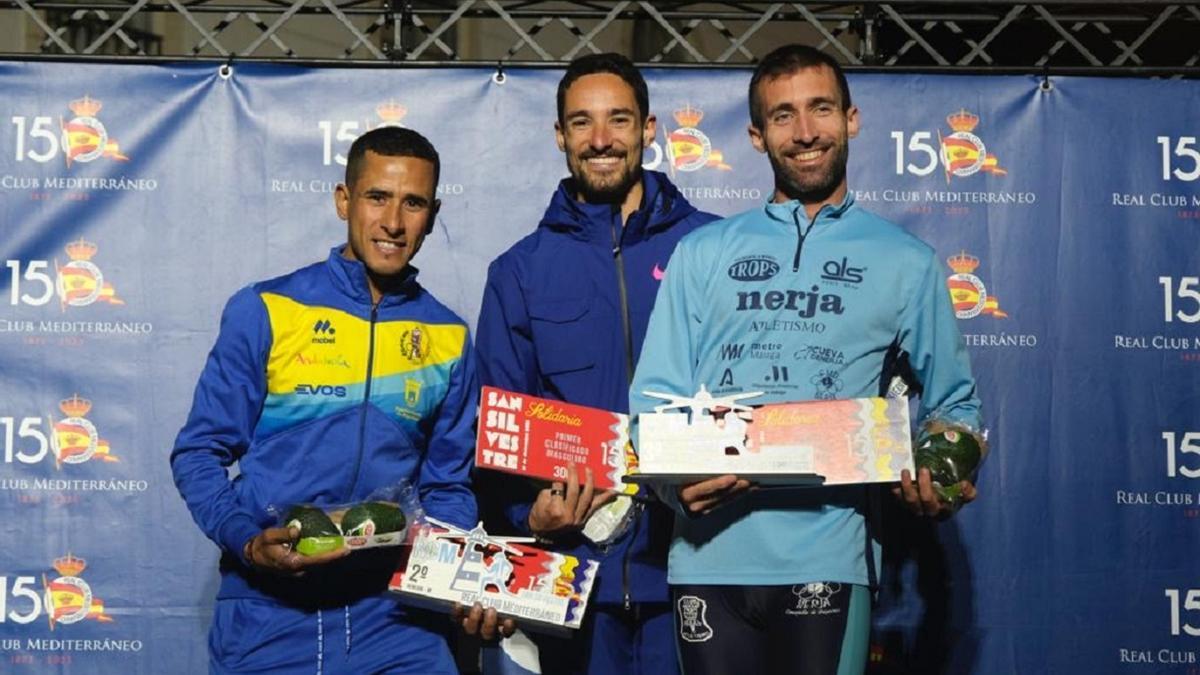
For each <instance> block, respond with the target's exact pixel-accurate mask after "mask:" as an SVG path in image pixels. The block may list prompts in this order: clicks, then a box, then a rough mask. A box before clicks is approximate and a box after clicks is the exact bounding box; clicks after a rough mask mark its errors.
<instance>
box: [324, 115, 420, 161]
mask: <svg viewBox="0 0 1200 675" xmlns="http://www.w3.org/2000/svg"><path fill="white" fill-rule="evenodd" d="M375 114H377V115H379V121H378V122H372V120H363V121H361V122H360V121H359V120H344V121H340V122H334V121H333V120H320V121H318V122H317V128H318V129H320V130H321V139H322V144H321V163H322V164H323V165H325V166H330V165H332V164H335V163H336V164H340V165H342V166H346V156H345V155H343V154H342V153H340V152H334V143H338V144H342V145H344V146H345V147H347V148H349V146H350V144H351V143H353V142H354V139H356V138H358V137H359V136H361V135H362V134H365V133H367V132H368V131H370V130H372V129H377V128H379V127H400V126H404V125H402V124H400V120H402V119H404V116H405V115H407V114H408V108H407V107H405V106H403V105H401V104H399V103H397V102H396V101H385V102H384V103H380V104H379V105H377V106H375Z"/></svg>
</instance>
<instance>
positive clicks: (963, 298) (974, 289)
mask: <svg viewBox="0 0 1200 675" xmlns="http://www.w3.org/2000/svg"><path fill="white" fill-rule="evenodd" d="M946 263H947V264H948V265H950V269H952V270H954V274H951V275H950V276H949V277H948V278H947V279H946V285H947V286H948V287H949V289H950V299H951V300H952V301H953V302H954V316H957V317H958V318H959V319H974V318H975V317H977V316H979V315H981V314H983V315H988V316H993V317H995V318H997V319H1003V318H1005V317H1007V316H1008V314H1006V313H1005V312H1003V311H1002V310H1001V309H1000V301H999V300H997V299H996V296H994V295H988V292H987V287H986V286H984V285H983V281H982V280H981V279H980V278H979V277H977V276H975V270H976V269H978V268H979V258H976V257H975V256H973V255H968V254H967V252H966V251H963V252H961V253H959V254H958V255H956V256H952V257H950V258H947V259H946Z"/></svg>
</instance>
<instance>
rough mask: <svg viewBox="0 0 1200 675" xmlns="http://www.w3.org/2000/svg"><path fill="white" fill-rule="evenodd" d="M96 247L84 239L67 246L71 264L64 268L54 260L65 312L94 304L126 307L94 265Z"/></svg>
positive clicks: (60, 296)
mask: <svg viewBox="0 0 1200 675" xmlns="http://www.w3.org/2000/svg"><path fill="white" fill-rule="evenodd" d="M96 250H97V246H96V245H95V244H93V243H92V242H90V241H84V239H83V238H82V237H80V238H79V239H78V240H76V241H73V242H71V243H70V244H67V246H66V251H67V256H69V257H70V258H71V262H68V263H67V264H65V265H63V266H61V267H60V266H59V265H58V260H57V259H56V260H55V261H54V267H55V271H56V272H57V273H58V281H57V283H56V284H55V287H56V289H57V290H58V299H59V304H60V306H61V308H62V310H63V311H64V312H65V311H66V309H67V307H68V306H70V307H86V306H88V305H90V304H92V303H93V302H107V303H109V304H110V305H123V304H125V301H124V300H122V299H120V298H118V297H117V293H116V291H115V290H114V289H113V286H112V284H110V283H108V282H106V281H105V280H104V273H103V272H101V271H100V268H99V267H97V266H96V264H95V263H93V262H92V257H93V256H95V255H96Z"/></svg>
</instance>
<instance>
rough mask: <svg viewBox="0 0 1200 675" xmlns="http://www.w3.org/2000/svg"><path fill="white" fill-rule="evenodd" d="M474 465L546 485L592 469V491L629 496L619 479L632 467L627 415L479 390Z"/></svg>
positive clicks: (491, 389) (581, 474)
mask: <svg viewBox="0 0 1200 675" xmlns="http://www.w3.org/2000/svg"><path fill="white" fill-rule="evenodd" d="M480 401H481V404H480V408H479V434H478V438H477V439H476V445H475V465H476V466H478V467H482V468H485V469H494V470H496V471H505V472H508V473H515V474H519V475H522V476H529V477H531V478H540V479H542V480H548V481H562V480H565V479H566V477H567V465H568V464H570V463H571V462H574V463H575V467H576V471H578V473H579V481H580V482H581V483H582V482H583V480H584V467H591V469H592V481H593V483H594V485H595V487H596V489H597V490H608V489H617V490H619V491H624V492H627V493H629V492H631V490H630V488H635V489H636V486H628V485H623V484H622V483H621V477H622V476H624V475H625V474H626V473H627V472H628V470H629V468H630V467H633V466H635V465H636V458H635V457H634V456H633V452H632V449H631V448H630V447H629V416H628V415H622V414H620V413H614V412H609V411H607V410H600V409H598V408H589V407H586V406H581V405H573V404H570V403H563V402H561V401H552V400H550V399H544V398H538V397H536V396H528V395H526V394H515V393H513V392H510V391H505V390H503V389H497V388H495V387H484V388H483V392H482V395H481V396H480Z"/></svg>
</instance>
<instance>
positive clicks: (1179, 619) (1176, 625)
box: [1165, 588, 1200, 637]
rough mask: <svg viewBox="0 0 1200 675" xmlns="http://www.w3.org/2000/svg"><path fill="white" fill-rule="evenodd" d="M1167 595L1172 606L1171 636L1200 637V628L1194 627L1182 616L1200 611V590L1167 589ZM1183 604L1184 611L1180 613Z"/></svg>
mask: <svg viewBox="0 0 1200 675" xmlns="http://www.w3.org/2000/svg"><path fill="white" fill-rule="evenodd" d="M1165 593H1166V596H1167V600H1168V601H1169V602H1170V605H1171V635H1173V636H1174V635H1191V636H1192V637H1200V626H1193V625H1191V624H1189V623H1187V622H1186V621H1184V617H1183V616H1182V614H1183V612H1195V611H1197V610H1200V589H1196V588H1188V589H1179V588H1168V589H1165ZM1181 595H1182V596H1183V601H1182V603H1181V602H1180V596H1181ZM1181 604H1182V611H1180V605H1181Z"/></svg>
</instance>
